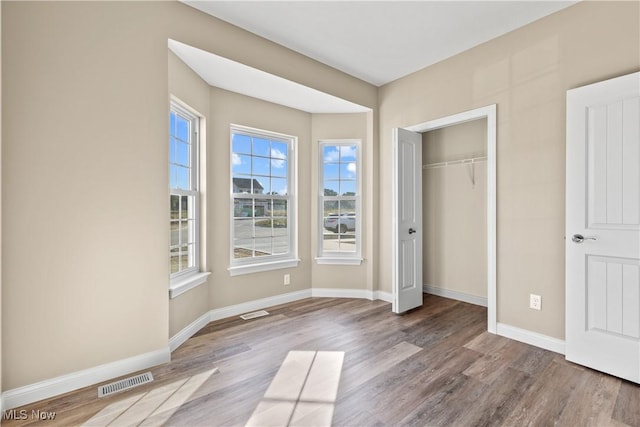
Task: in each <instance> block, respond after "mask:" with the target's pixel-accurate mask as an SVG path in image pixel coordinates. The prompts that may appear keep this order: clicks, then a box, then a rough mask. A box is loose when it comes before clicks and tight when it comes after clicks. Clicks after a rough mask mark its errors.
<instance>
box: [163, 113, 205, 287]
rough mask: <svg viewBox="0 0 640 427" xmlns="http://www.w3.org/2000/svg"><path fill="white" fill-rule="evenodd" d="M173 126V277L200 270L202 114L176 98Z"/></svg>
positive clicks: (171, 185)
mask: <svg viewBox="0 0 640 427" xmlns="http://www.w3.org/2000/svg"><path fill="white" fill-rule="evenodd" d="M169 126H170V129H169V194H170V195H169V200H170V206H169V210H170V233H171V242H170V247H169V266H170V272H171V276H172V278H173V277H176V276H179V275H182V274H184V273H187V272H192V271H197V270H198V221H199V215H198V199H199V197H198V167H197V166H198V164H197V158H198V117H197V116H195V115H194V114H192V113H191V112H190V111H188V110H187V109H186V108H185V107H183V106H181V105H180V104H178V103H177V102H172V103H171V110H170V116H169Z"/></svg>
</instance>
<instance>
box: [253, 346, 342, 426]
mask: <svg viewBox="0 0 640 427" xmlns="http://www.w3.org/2000/svg"><path fill="white" fill-rule="evenodd" d="M343 361H344V352H342V351H290V352H289V354H287V357H286V358H285V360H284V362H282V365H281V366H280V369H279V370H278V373H277V374H276V376H275V377H274V378H273V380H272V381H271V384H270V385H269V388H268V389H267V391H266V392H265V394H264V397H263V398H262V400H261V401H260V403H259V404H258V406H257V407H256V409H255V411H253V414H252V415H251V418H249V421H247V426H330V425H331V420H332V419H333V410H334V404H335V401H336V398H337V396H338V386H339V384H340V376H341V373H342V363H343Z"/></svg>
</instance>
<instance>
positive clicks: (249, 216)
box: [231, 127, 294, 265]
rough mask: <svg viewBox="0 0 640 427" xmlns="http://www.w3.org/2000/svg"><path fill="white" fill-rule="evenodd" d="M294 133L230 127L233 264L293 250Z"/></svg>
mask: <svg viewBox="0 0 640 427" xmlns="http://www.w3.org/2000/svg"><path fill="white" fill-rule="evenodd" d="M293 141H294V138H293V137H288V136H285V135H279V134H275V133H271V132H265V131H259V130H255V129H248V128H241V127H232V129H231V179H232V205H233V214H232V224H231V229H232V242H233V247H232V264H236V265H237V264H246V263H251V262H254V260H256V259H260V260H264V259H267V258H276V259H281V258H282V259H286V258H290V257H292V256H293V251H294V248H293V240H292V236H293V233H292V224H291V219H292V218H293V212H292V211H293V196H292V191H291V189H292V188H293V177H292V173H291V171H292V170H293V168H292V156H291V154H290V153H291V150H292V144H293Z"/></svg>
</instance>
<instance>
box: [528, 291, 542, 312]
mask: <svg viewBox="0 0 640 427" xmlns="http://www.w3.org/2000/svg"><path fill="white" fill-rule="evenodd" d="M529 308H532V309H534V310H541V309H542V297H541V296H540V295H535V294H529Z"/></svg>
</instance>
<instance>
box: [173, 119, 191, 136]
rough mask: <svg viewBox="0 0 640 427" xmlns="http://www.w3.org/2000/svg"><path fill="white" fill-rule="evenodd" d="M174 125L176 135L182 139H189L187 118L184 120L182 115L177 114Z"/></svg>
mask: <svg viewBox="0 0 640 427" xmlns="http://www.w3.org/2000/svg"><path fill="white" fill-rule="evenodd" d="M176 125H177V129H176V136H177V137H178V138H179V139H181V140H183V141H189V120H186V119H185V118H184V117H180V116H177V117H176Z"/></svg>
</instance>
